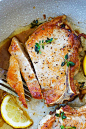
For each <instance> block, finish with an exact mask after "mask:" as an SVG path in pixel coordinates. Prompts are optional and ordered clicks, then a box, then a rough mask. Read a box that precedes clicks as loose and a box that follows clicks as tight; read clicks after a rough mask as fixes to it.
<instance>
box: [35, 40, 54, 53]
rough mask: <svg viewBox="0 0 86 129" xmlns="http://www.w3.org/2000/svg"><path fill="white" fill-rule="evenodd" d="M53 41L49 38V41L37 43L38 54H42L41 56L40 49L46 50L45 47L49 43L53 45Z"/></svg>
mask: <svg viewBox="0 0 86 129" xmlns="http://www.w3.org/2000/svg"><path fill="white" fill-rule="evenodd" d="M52 41H53V38H50V39H49V38H47V40H45V41H44V40H42V41H39V43H35V51H36V52H37V54H38V53H40V54H41V51H40V49H41V47H42V49H44V45H45V44H48V43H51V42H52Z"/></svg>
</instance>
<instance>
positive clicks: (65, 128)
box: [38, 105, 86, 129]
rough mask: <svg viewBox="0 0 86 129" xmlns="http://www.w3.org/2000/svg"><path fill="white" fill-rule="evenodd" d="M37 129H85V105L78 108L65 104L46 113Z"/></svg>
mask: <svg viewBox="0 0 86 129" xmlns="http://www.w3.org/2000/svg"><path fill="white" fill-rule="evenodd" d="M63 118H64V119H63ZM38 129H86V105H85V106H83V107H80V108H79V109H78V110H76V109H73V108H71V107H70V106H68V105H66V106H65V107H62V108H60V109H59V110H56V113H54V114H53V115H46V116H45V117H44V118H43V119H42V120H41V121H40V123H39V125H38Z"/></svg>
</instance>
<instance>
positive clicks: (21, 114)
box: [1, 95, 32, 128]
mask: <svg viewBox="0 0 86 129" xmlns="http://www.w3.org/2000/svg"><path fill="white" fill-rule="evenodd" d="M1 114H2V117H3V119H4V120H5V121H6V122H7V123H8V124H9V125H11V126H12V127H14V128H25V127H28V126H30V125H31V124H32V120H31V119H30V117H29V116H28V115H27V113H26V111H24V110H23V109H22V108H21V107H19V105H18V104H17V102H16V100H15V99H14V97H12V96H10V95H7V96H5V97H4V99H3V101H2V104H1Z"/></svg>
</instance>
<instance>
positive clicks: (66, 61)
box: [61, 54, 75, 67]
mask: <svg viewBox="0 0 86 129" xmlns="http://www.w3.org/2000/svg"><path fill="white" fill-rule="evenodd" d="M67 59H68V54H66V55H65V60H64V62H62V63H61V66H64V65H65V64H66V63H67V66H68V67H69V66H74V65H75V63H74V62H72V61H68V60H67Z"/></svg>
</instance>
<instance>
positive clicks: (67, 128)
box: [60, 125, 76, 129]
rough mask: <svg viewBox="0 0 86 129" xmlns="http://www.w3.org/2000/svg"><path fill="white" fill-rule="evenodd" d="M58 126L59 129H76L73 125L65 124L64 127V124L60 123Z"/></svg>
mask: <svg viewBox="0 0 86 129" xmlns="http://www.w3.org/2000/svg"><path fill="white" fill-rule="evenodd" d="M60 128H61V129H76V127H75V126H72V127H68V126H66V127H65V126H64V125H61V126H60Z"/></svg>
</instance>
